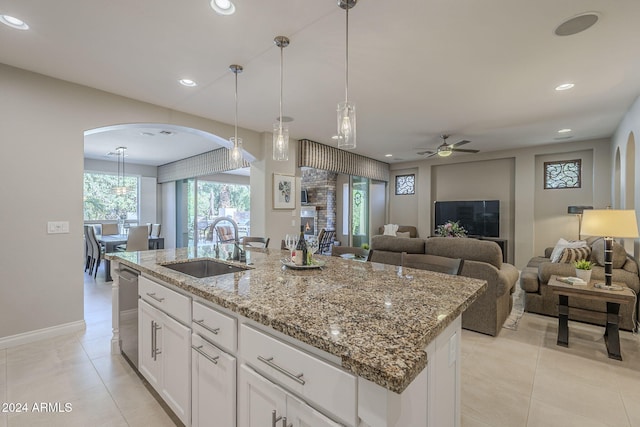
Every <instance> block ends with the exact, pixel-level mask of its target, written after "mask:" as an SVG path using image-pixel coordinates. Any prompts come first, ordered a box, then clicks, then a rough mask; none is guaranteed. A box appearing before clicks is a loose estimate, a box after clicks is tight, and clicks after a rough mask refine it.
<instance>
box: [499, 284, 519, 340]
mask: <svg viewBox="0 0 640 427" xmlns="http://www.w3.org/2000/svg"><path fill="white" fill-rule="evenodd" d="M524 294H525V292H524V291H523V290H522V288H520V281H519V280H518V282H516V290H515V292H514V293H513V296H512V298H513V308H511V313H510V314H509V317H507V320H505V322H504V324H503V325H502V327H503V328H505V329H511V330H512V331H517V330H518V323H520V319H521V318H522V314H523V313H524Z"/></svg>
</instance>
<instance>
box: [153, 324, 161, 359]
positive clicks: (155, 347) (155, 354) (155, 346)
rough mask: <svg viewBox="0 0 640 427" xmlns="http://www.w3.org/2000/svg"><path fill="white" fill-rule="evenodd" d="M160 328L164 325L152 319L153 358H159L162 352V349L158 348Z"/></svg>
mask: <svg viewBox="0 0 640 427" xmlns="http://www.w3.org/2000/svg"><path fill="white" fill-rule="evenodd" d="M158 329H162V326H159V324H158V322H156V321H154V320H152V321H151V347H153V348H152V349H151V357H153V360H157V357H158V355H159V354H161V353H162V351H160V350H159V349H158Z"/></svg>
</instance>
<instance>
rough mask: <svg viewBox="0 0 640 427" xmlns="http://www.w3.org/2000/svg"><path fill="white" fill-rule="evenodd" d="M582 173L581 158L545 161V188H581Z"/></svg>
mask: <svg viewBox="0 0 640 427" xmlns="http://www.w3.org/2000/svg"><path fill="white" fill-rule="evenodd" d="M581 175H582V161H581V160H580V159H576V160H559V161H555V162H544V189H545V190H549V189H560V188H580V187H581V186H582V176H581Z"/></svg>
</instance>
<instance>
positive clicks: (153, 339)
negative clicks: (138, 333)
mask: <svg viewBox="0 0 640 427" xmlns="http://www.w3.org/2000/svg"><path fill="white" fill-rule="evenodd" d="M151 358H152V359H153V360H156V322H155V320H152V321H151Z"/></svg>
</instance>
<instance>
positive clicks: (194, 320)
mask: <svg viewBox="0 0 640 427" xmlns="http://www.w3.org/2000/svg"><path fill="white" fill-rule="evenodd" d="M191 320H193V323H195V324H197V325H200V326H202V327H203V328H205V329H206V330H207V331H209V332H211V333H212V334H215V335H218V332H220V328H215V329H214V328H212V327H210V326H207V325H205V324H204V319H202V320H196V319H191Z"/></svg>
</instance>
